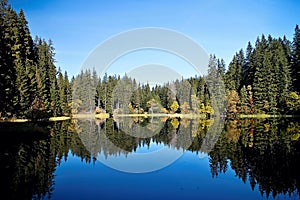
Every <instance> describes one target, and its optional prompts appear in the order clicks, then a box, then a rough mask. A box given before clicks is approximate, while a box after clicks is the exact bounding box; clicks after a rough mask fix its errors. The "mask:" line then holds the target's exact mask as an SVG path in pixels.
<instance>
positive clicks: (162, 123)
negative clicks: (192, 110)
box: [0, 118, 300, 199]
mask: <svg viewBox="0 0 300 200" xmlns="http://www.w3.org/2000/svg"><path fill="white" fill-rule="evenodd" d="M216 124H218V123H214V121H213V120H203V119H193V120H189V119H163V118H154V119H147V118H146V119H144V118H134V119H133V118H123V119H119V120H115V121H114V120H112V119H107V120H90V119H87V120H75V119H73V120H70V121H64V122H55V123H48V124H22V125H14V126H12V125H10V124H9V125H7V124H3V123H2V124H1V125H0V126H1V127H0V129H1V132H2V133H1V135H2V137H3V139H2V140H1V142H0V153H1V154H0V161H1V177H3V178H2V179H1V180H2V181H3V182H2V183H3V184H2V185H3V186H2V190H3V195H5V196H7V197H9V199H41V198H44V197H47V198H51V194H52V192H53V190H54V189H55V183H54V172H55V170H56V167H57V166H59V165H60V163H61V161H62V160H67V159H68V154H69V153H70V152H71V153H72V154H73V155H76V156H78V157H80V158H81V160H82V161H83V162H87V163H90V162H93V163H95V161H96V158H97V155H98V154H103V155H105V156H106V157H109V156H118V155H127V154H129V153H132V152H135V151H136V150H137V149H138V148H139V147H144V146H146V147H149V145H150V143H151V142H152V143H157V144H164V145H167V146H169V147H172V148H176V149H184V150H186V151H191V152H195V153H197V154H198V153H207V154H208V156H209V164H210V169H211V174H212V177H214V178H216V177H218V175H219V174H220V173H226V171H227V170H228V168H229V167H231V168H232V169H233V170H234V171H235V174H236V176H237V177H239V178H240V179H241V180H242V181H243V182H244V183H245V184H250V185H251V187H252V189H254V188H255V187H256V186H257V187H258V188H259V190H260V192H261V194H262V195H264V194H265V195H266V196H267V197H268V196H269V195H270V194H271V195H272V196H273V197H274V198H275V197H276V196H277V195H278V194H287V195H293V194H297V195H298V196H299V180H300V176H299V169H300V166H299V165H300V164H299V156H300V155H299V154H300V149H299V146H300V140H299V136H300V133H299V130H300V123H299V122H297V121H293V120H290V121H287V120H283V119H268V120H259V119H247V120H229V121H226V122H225V126H224V127H223V126H222V127H221V126H218V125H216Z"/></svg>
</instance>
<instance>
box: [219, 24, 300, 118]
mask: <svg viewBox="0 0 300 200" xmlns="http://www.w3.org/2000/svg"><path fill="white" fill-rule="evenodd" d="M299 55H300V29H299V26H298V25H296V28H295V34H294V39H293V42H290V41H289V40H287V39H286V37H285V36H284V37H283V39H281V38H278V39H277V38H273V37H272V36H270V35H269V36H268V37H267V38H266V37H265V36H264V35H262V36H261V37H258V38H257V40H256V42H255V46H254V47H253V46H252V45H251V43H250V42H249V43H248V46H247V48H246V53H244V50H243V49H241V50H240V51H239V52H237V53H236V54H235V55H234V57H233V59H232V61H231V62H230V64H229V66H228V70H227V72H226V74H225V79H224V81H225V85H226V88H227V103H228V112H229V113H233V114H236V113H243V114H252V113H271V114H277V113H289V114H295V113H297V112H299V109H300V96H299V92H300V87H299V85H300V84H299V80H300V57H299Z"/></svg>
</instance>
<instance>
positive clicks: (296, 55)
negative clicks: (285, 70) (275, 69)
mask: <svg viewBox="0 0 300 200" xmlns="http://www.w3.org/2000/svg"><path fill="white" fill-rule="evenodd" d="M292 78H293V87H294V90H296V91H297V92H300V84H299V80H300V29H299V26H298V24H297V25H296V27H295V33H294V38H293V44H292Z"/></svg>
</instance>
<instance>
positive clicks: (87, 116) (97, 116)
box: [0, 113, 300, 123]
mask: <svg viewBox="0 0 300 200" xmlns="http://www.w3.org/2000/svg"><path fill="white" fill-rule="evenodd" d="M110 117H112V118H123V117H144V118H149V117H168V118H181V119H206V115H205V114H180V113H174V114H167V113H155V114H149V113H144V114H114V115H112V116H110V114H109V113H100V114H75V115H73V116H72V117H67V116H59V117H50V118H48V119H40V120H35V121H37V122H45V121H52V122H55V121H64V120H70V119H93V118H94V119H108V118H110ZM296 117H300V115H270V114H249V115H246V114H240V115H238V116H237V117H235V118H232V119H251V118H252V119H266V118H296ZM225 118H226V117H225ZM35 121H32V120H30V119H0V123H1V122H11V123H24V122H35Z"/></svg>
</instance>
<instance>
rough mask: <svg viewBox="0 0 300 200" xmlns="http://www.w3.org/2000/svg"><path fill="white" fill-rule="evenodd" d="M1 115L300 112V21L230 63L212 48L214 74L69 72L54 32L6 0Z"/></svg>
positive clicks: (0, 50)
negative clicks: (150, 76) (290, 32)
mask: <svg viewBox="0 0 300 200" xmlns="http://www.w3.org/2000/svg"><path fill="white" fill-rule="evenodd" d="M0 24H1V30H0V44H1V46H0V76H1V78H0V102H1V104H0V117H1V119H10V118H24V119H25V118H26V119H46V118H49V117H53V116H70V117H72V116H74V115H76V114H80V113H96V114H97V113H109V114H110V115H114V114H120V113H132V114H143V113H150V114H151V113H152V114H153V113H165V114H174V113H180V114H195V115H204V116H206V117H207V116H208V117H209V116H211V115H217V116H218V115H226V116H230V117H238V116H241V115H255V114H270V115H287V114H289V115H297V114H299V111H300V94H299V93H300V84H299V80H300V29H299V26H298V25H296V26H295V30H294V31H295V32H294V37H293V40H292V41H289V40H288V39H287V38H286V37H285V36H283V37H282V38H280V37H279V38H274V37H272V36H271V35H268V36H265V35H264V34H262V35H261V36H258V37H257V40H256V42H255V44H251V42H248V45H247V46H246V49H240V50H239V51H237V52H236V53H235V55H233V58H232V61H231V62H230V63H229V64H228V66H226V64H225V62H224V60H223V59H222V58H217V57H216V56H215V55H214V54H211V55H210V60H209V64H208V75H206V76H195V77H191V78H188V79H181V80H176V81H174V82H173V83H166V84H165V85H163V86H159V85H157V86H154V87H151V86H150V85H149V84H140V83H138V82H136V80H135V79H131V78H130V77H128V76H126V75H125V76H123V77H120V76H119V75H108V74H105V75H104V76H102V77H100V75H99V74H97V73H96V70H95V69H90V70H89V69H88V70H82V71H81V72H80V73H79V74H78V75H77V76H75V77H71V78H69V77H68V73H67V72H66V71H64V72H62V70H61V69H60V68H57V66H56V65H55V48H54V45H53V42H52V41H51V40H45V39H43V38H41V37H38V36H36V37H34V38H33V37H32V36H31V33H30V30H29V27H28V22H27V20H26V17H25V14H24V11H23V10H20V12H19V13H17V12H16V11H15V10H14V9H12V7H11V6H10V4H9V3H8V2H7V0H1V7H0Z"/></svg>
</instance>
